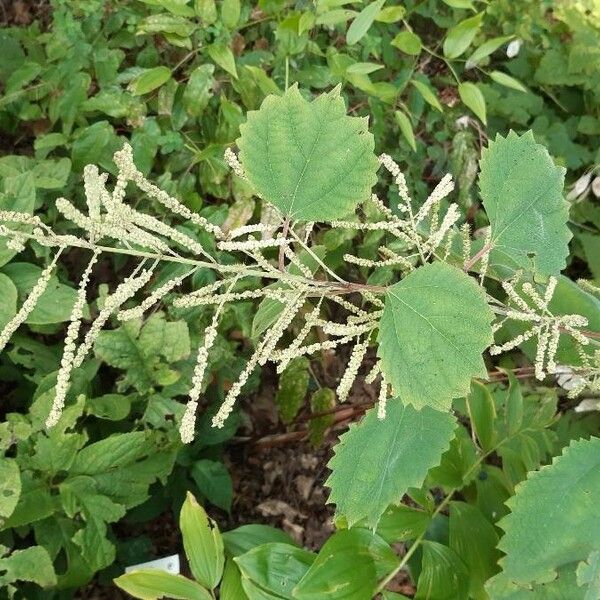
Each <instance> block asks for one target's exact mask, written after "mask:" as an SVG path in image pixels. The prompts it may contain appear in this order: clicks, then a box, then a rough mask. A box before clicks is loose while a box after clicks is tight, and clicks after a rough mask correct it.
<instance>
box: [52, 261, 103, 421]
mask: <svg viewBox="0 0 600 600" xmlns="http://www.w3.org/2000/svg"><path fill="white" fill-rule="evenodd" d="M98 254H99V253H98V252H94V254H93V255H92V258H91V259H90V262H89V263H88V265H87V267H86V269H85V271H84V272H83V275H82V276H81V280H80V281H79V287H78V288H77V297H76V299H75V304H74V305H73V309H72V311H71V316H70V319H69V326H68V328H67V335H66V337H65V346H64V349H63V355H62V359H61V361H60V369H59V371H58V375H57V376H56V387H55V388H54V401H53V403H52V408H51V409H50V414H49V415H48V418H47V419H46V427H47V428H48V429H49V428H51V427H53V426H54V425H56V424H57V423H58V421H59V419H60V417H61V415H62V411H63V408H64V406H65V401H66V398H67V392H68V391H69V386H70V384H71V371H72V370H73V366H74V365H73V363H74V361H75V350H76V348H77V338H78V337H79V330H80V329H81V320H82V319H83V311H84V308H85V301H86V291H87V286H88V284H89V282H90V275H91V274H92V269H93V268H94V265H95V264H96V262H97V261H98Z"/></svg>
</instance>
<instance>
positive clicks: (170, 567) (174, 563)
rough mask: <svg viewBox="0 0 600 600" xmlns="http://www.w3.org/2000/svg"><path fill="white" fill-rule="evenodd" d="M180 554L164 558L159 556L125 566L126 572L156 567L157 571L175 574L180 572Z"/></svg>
mask: <svg viewBox="0 0 600 600" xmlns="http://www.w3.org/2000/svg"><path fill="white" fill-rule="evenodd" d="M179 568H180V566H179V554H173V556H165V557H164V558H157V559H156V560H151V561H148V562H145V563H140V564H139V565H131V566H130V567H125V573H131V572H132V571H139V570H140V569H156V570H157V571H166V572H167V573H172V574H174V575H178V574H179Z"/></svg>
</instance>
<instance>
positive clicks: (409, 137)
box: [394, 110, 417, 152]
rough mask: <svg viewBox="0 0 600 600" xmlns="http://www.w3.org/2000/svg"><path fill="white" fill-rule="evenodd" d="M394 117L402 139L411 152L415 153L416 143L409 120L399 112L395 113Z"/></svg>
mask: <svg viewBox="0 0 600 600" xmlns="http://www.w3.org/2000/svg"><path fill="white" fill-rule="evenodd" d="M394 117H395V119H396V123H398V127H400V131H401V132H402V135H403V136H404V139H405V140H406V141H407V142H408V145H409V146H410V147H411V148H412V150H413V152H416V151H417V143H416V142H415V133H414V131H413V127H412V123H411V122H410V119H409V118H408V117H407V116H406V115H405V114H404V113H403V112H402V111H401V110H397V111H395V112H394Z"/></svg>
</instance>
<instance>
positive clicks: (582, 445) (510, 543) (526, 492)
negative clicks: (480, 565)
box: [498, 438, 600, 584]
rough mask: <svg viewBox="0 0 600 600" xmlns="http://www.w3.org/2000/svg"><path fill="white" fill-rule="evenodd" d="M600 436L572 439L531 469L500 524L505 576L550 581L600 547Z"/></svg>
mask: <svg viewBox="0 0 600 600" xmlns="http://www.w3.org/2000/svg"><path fill="white" fill-rule="evenodd" d="M599 498H600V438H591V439H589V440H577V441H573V442H571V445H570V446H568V447H567V448H566V449H565V451H564V452H563V454H562V456H559V457H557V458H555V459H554V461H553V463H552V464H551V465H547V466H544V467H542V468H541V469H540V470H539V471H537V472H533V473H531V474H530V475H529V477H528V479H527V480H526V481H524V482H523V483H521V484H520V485H519V486H517V488H516V489H515V495H514V496H513V497H512V498H510V499H509V500H508V502H507V504H508V507H509V508H510V510H511V512H510V514H509V515H508V516H506V517H505V518H504V519H502V520H501V521H500V523H499V525H500V527H501V528H502V529H503V530H504V536H503V537H502V539H501V540H500V543H499V545H498V548H499V549H500V550H502V552H504V553H505V554H506V556H505V557H504V558H503V559H501V561H500V564H501V566H502V568H503V574H504V575H505V576H506V577H507V578H509V579H510V580H511V581H514V582H515V583H518V584H528V583H533V582H541V581H550V580H551V579H553V578H554V576H555V574H556V570H557V569H558V568H560V567H561V566H563V565H567V564H569V563H573V562H576V561H581V560H585V559H587V557H588V556H589V555H590V553H591V552H594V551H598V550H600V502H598V499H599Z"/></svg>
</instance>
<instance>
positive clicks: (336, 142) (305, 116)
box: [237, 86, 378, 221]
mask: <svg viewBox="0 0 600 600" xmlns="http://www.w3.org/2000/svg"><path fill="white" fill-rule="evenodd" d="M240 131H241V132H242V135H241V137H240V138H239V139H238V140H237V144H238V147H239V148H240V160H241V162H242V165H243V167H244V170H245V172H246V175H247V176H248V179H249V180H250V182H251V183H252V184H253V185H254V187H255V188H256V190H257V192H258V193H259V194H260V195H261V196H262V197H263V198H264V199H265V200H268V201H269V202H272V203H273V204H274V205H275V206H276V207H277V208H278V209H279V210H280V211H282V212H283V213H284V214H285V215H288V216H290V217H292V218H294V219H303V220H308V221H327V220H331V219H336V218H341V217H343V216H345V215H347V214H348V213H350V212H351V211H353V210H354V209H355V208H356V206H357V205H358V204H359V203H360V202H362V201H364V200H365V199H367V198H368V197H369V194H370V192H371V188H372V187H373V185H374V184H375V181H376V179H377V177H376V174H375V173H376V171H377V167H378V161H377V159H376V157H375V155H374V154H373V148H374V142H373V136H372V135H371V134H370V133H369V132H368V130H367V122H366V120H365V119H361V118H358V117H349V116H347V115H346V108H345V106H344V101H343V100H342V98H341V97H340V94H339V89H335V90H334V91H332V92H330V93H328V94H322V95H321V96H319V97H317V98H316V99H315V100H313V101H312V102H308V101H307V100H305V99H304V98H303V97H302V95H301V94H300V92H299V91H298V88H297V87H295V86H293V87H291V88H290V89H289V90H288V91H287V92H286V93H285V94H284V95H283V96H267V98H266V99H265V101H264V102H263V104H262V106H261V108H260V110H258V111H251V112H250V113H248V120H247V122H246V123H245V124H244V125H242V126H241V127H240ZM323 157H327V160H326V161H324V160H323Z"/></svg>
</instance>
